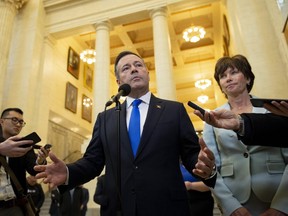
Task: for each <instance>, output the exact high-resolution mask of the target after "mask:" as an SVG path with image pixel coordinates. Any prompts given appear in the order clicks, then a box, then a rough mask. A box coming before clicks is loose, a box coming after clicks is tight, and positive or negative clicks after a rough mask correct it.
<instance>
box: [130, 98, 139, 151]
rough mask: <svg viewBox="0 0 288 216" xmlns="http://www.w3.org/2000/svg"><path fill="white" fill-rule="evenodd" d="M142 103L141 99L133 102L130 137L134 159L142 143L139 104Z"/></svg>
mask: <svg viewBox="0 0 288 216" xmlns="http://www.w3.org/2000/svg"><path fill="white" fill-rule="evenodd" d="M141 102H142V100H140V99H136V100H134V101H133V103H132V106H133V109H132V113H131V117H130V122H129V137H130V142H131V146H132V150H133V154H134V157H135V155H136V152H137V149H138V145H139V142H140V112H139V108H138V106H139V104H140V103H141Z"/></svg>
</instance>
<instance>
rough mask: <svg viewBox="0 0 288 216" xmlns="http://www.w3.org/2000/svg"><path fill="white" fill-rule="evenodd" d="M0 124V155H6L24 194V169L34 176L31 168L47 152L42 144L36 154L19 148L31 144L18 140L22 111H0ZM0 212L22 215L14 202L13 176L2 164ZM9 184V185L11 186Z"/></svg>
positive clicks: (15, 201)
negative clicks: (11, 176) (0, 129)
mask: <svg viewBox="0 0 288 216" xmlns="http://www.w3.org/2000/svg"><path fill="white" fill-rule="evenodd" d="M0 124H1V128H2V134H1V144H0V154H1V155H0V157H5V158H6V160H8V164H9V166H10V168H11V169H12V171H13V172H14V174H15V176H16V178H17V179H18V181H19V183H20V184H21V187H22V188H23V192H24V194H26V193H27V184H26V171H27V172H28V173H29V174H30V175H36V174H37V172H35V170H34V169H33V168H34V166H35V165H36V164H43V163H46V160H45V159H46V157H47V156H48V151H47V150H45V149H44V148H43V147H42V148H41V149H40V150H39V152H38V156H37V155H36V154H35V153H34V150H33V149H32V147H27V148H22V147H21V145H23V144H31V143H32V141H31V140H30V141H18V140H19V139H20V138H21V137H20V136H17V135H18V134H19V133H20V132H21V130H22V128H23V127H24V126H25V121H24V120H23V111H22V110H21V109H19V108H7V109H5V110H4V111H3V112H2V114H1V119H0ZM0 176H1V177H0V178H1V179H0V182H1V186H0V190H1V192H0V195H1V196H0V215H10V214H12V215H22V212H21V209H20V207H19V206H18V205H17V198H19V196H20V194H19V193H18V191H17V189H16V187H15V185H14V183H13V181H12V179H11V178H10V176H9V174H7V173H6V172H5V170H4V168H3V166H2V165H1V169H0ZM11 185H12V188H13V189H12V188H11Z"/></svg>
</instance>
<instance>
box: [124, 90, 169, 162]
mask: <svg viewBox="0 0 288 216" xmlns="http://www.w3.org/2000/svg"><path fill="white" fill-rule="evenodd" d="M164 109H165V104H164V103H163V100H161V99H159V98H156V97H155V96H154V95H151V100H150V104H149V108H148V113H147V117H146V121H145V124H144V127H143V132H142V136H141V140H140V144H139V147H138V151H137V154H136V158H137V157H138V156H139V155H140V154H141V152H142V151H143V150H144V148H145V146H146V145H147V143H148V140H149V138H150V136H151V135H152V133H153V131H154V128H155V127H156V126H157V122H158V121H159V119H160V116H161V114H162V113H163V111H164ZM129 143H130V142H129ZM130 148H131V147H130ZM131 151H132V150H131Z"/></svg>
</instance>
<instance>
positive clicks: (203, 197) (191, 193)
mask: <svg viewBox="0 0 288 216" xmlns="http://www.w3.org/2000/svg"><path fill="white" fill-rule="evenodd" d="M187 193H188V198H189V205H190V215H191V216H198V215H205V216H213V209H214V199H213V196H212V194H211V191H207V192H200V191H195V190H188V191H187Z"/></svg>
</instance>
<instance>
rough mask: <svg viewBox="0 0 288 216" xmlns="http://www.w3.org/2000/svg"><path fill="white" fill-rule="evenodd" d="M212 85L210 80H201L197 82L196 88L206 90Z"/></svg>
mask: <svg viewBox="0 0 288 216" xmlns="http://www.w3.org/2000/svg"><path fill="white" fill-rule="evenodd" d="M210 85H211V80H209V79H200V80H197V81H196V82H195V87H197V88H200V89H202V90H205V89H206V88H208V87H209V86H210Z"/></svg>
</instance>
